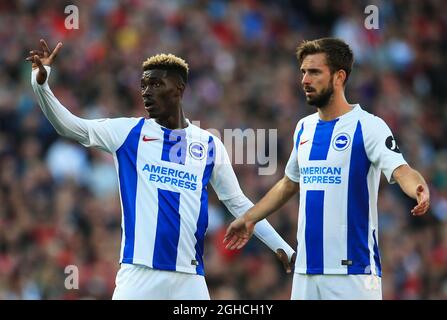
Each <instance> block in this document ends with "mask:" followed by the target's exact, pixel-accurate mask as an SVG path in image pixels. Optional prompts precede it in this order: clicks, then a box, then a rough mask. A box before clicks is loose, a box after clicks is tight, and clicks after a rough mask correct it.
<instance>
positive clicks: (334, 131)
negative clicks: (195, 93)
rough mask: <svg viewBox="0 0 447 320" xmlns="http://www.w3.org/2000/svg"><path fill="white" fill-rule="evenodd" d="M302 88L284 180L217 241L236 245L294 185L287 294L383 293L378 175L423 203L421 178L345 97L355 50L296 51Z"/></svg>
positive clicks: (329, 45) (321, 44)
mask: <svg viewBox="0 0 447 320" xmlns="http://www.w3.org/2000/svg"><path fill="white" fill-rule="evenodd" d="M297 58H298V62H299V65H300V69H301V72H302V86H303V89H304V91H305V94H306V100H307V103H308V104H309V105H312V106H314V107H316V109H317V112H316V113H314V114H312V115H310V116H307V117H305V118H303V119H301V120H300V121H298V124H297V126H296V129H295V133H294V135H293V149H292V152H291V155H290V158H289V161H288V163H287V166H286V169H285V175H284V178H282V179H281V180H280V181H279V182H278V183H277V184H276V185H275V186H274V187H273V188H272V189H271V190H270V191H269V192H268V193H267V194H266V195H265V196H264V197H263V198H262V199H261V200H260V201H259V203H257V204H256V205H255V206H254V207H252V208H251V209H250V210H248V211H247V213H246V214H245V215H244V216H242V217H240V218H238V219H236V220H235V221H233V223H231V225H230V226H229V227H228V229H227V233H226V235H225V239H224V242H225V243H226V244H227V248H229V249H235V248H237V249H240V248H241V247H243V246H244V245H245V243H246V242H247V241H248V239H249V238H250V237H251V235H252V233H253V228H254V226H255V224H256V223H257V222H258V221H260V220H262V219H264V218H265V217H267V216H268V215H270V214H272V213H273V212H275V211H276V210H278V209H279V208H281V207H282V206H283V205H284V204H285V203H286V202H287V201H288V200H289V199H290V198H291V197H292V196H293V195H295V194H296V193H297V192H298V191H299V192H300V193H299V194H300V205H299V212H300V214H299V218H298V230H297V240H298V248H297V258H296V262H295V274H294V278H293V286H292V295H291V298H292V299H382V289H381V275H382V268H381V263H380V255H379V247H378V221H377V220H378V217H377V198H378V189H379V182H380V174H381V172H383V173H384V174H385V176H386V178H387V179H388V181H389V182H390V183H394V182H397V183H398V184H399V186H400V187H401V189H402V190H403V191H404V192H405V193H406V194H407V195H408V196H409V197H411V198H413V199H416V201H417V205H416V206H415V207H414V208H413V209H412V210H411V213H412V214H413V215H415V216H418V215H422V214H424V213H426V212H427V211H428V209H429V203H430V195H429V189H428V187H427V184H426V182H425V181H424V178H423V177H422V176H421V174H420V173H419V172H417V171H416V170H414V169H412V168H411V167H410V166H409V165H408V164H407V162H406V161H405V160H404V158H403V156H402V154H401V152H400V150H399V148H398V146H397V144H396V141H395V139H394V137H393V135H392V133H391V131H390V129H389V127H388V126H387V125H386V123H385V122H384V121H383V120H382V119H380V118H378V117H376V116H374V115H372V114H370V113H368V112H366V111H364V110H363V109H362V108H361V107H360V105H358V104H350V103H348V102H347V101H346V98H345V93H344V91H345V85H346V82H347V80H348V77H349V74H350V72H351V69H352V65H353V61H354V57H353V53H352V51H351V49H350V48H349V46H348V45H347V44H346V43H345V42H343V41H342V40H339V39H334V38H323V39H318V40H314V41H304V42H303V43H302V44H301V45H299V46H298V48H297Z"/></svg>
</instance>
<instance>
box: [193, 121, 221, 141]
mask: <svg viewBox="0 0 447 320" xmlns="http://www.w3.org/2000/svg"><path fill="white" fill-rule="evenodd" d="M189 125H190V127H191V128H190V129H191V130H190V132H191V137H192V138H193V139H194V140H199V141H201V142H203V143H210V142H214V143H215V144H221V143H222V141H221V140H220V138H219V137H218V136H216V135H215V134H213V133H211V132H210V131H207V130H204V129H202V128H200V127H198V126H196V125H195V124H192V123H189Z"/></svg>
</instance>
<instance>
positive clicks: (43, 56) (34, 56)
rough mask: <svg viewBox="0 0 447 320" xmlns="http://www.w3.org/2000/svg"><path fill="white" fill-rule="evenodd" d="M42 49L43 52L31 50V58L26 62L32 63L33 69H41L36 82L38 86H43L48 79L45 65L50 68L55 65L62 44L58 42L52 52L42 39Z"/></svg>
mask: <svg viewBox="0 0 447 320" xmlns="http://www.w3.org/2000/svg"><path fill="white" fill-rule="evenodd" d="M40 47H41V50H31V51H30V52H29V53H30V56H28V57H27V58H26V60H27V61H31V62H32V68H33V69H36V68H39V72H38V73H37V76H36V80H37V83H38V84H43V83H44V82H45V80H46V79H47V70H45V68H44V65H45V66H50V65H51V64H52V63H53V61H54V59H55V58H56V56H57V54H58V53H59V50H60V49H61V48H62V42H58V44H57V45H56V48H54V50H53V52H50V49H49V48H48V45H47V43H46V42H45V40H43V39H40Z"/></svg>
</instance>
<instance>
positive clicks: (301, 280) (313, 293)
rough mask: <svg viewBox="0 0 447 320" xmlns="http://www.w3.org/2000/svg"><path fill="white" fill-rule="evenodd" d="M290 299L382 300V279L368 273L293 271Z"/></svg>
mask: <svg viewBox="0 0 447 320" xmlns="http://www.w3.org/2000/svg"><path fill="white" fill-rule="evenodd" d="M291 300H382V280H381V278H380V277H378V276H376V275H370V274H349V275H344V274H343V275H342V274H340V275H338V274H299V273H295V274H294V275H293V284H292V296H291Z"/></svg>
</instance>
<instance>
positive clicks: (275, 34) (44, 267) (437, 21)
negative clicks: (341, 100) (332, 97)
mask: <svg viewBox="0 0 447 320" xmlns="http://www.w3.org/2000/svg"><path fill="white" fill-rule="evenodd" d="M69 4H75V5H76V6H77V7H78V8H79V17H80V21H79V29H73V30H68V29H66V28H65V24H64V22H65V18H66V16H67V14H65V13H64V8H65V6H66V5H69ZM369 4H374V5H376V6H377V8H378V9H379V29H372V30H368V29H367V28H365V26H364V21H365V18H366V17H367V15H368V14H365V13H364V9H365V7H366V6H367V5H369ZM446 12H447V2H445V1H442V0H427V1H404V0H390V1H373V0H368V1H348V0H343V1H330V0H312V1H293V0H277V1H256V0H240V1H223V0H210V1H205V0H176V1H174V0H169V1H155V0H126V1H118V0H97V1H96V0H85V1H69V2H65V1H51V0H20V1H1V2H0V47H1V48H2V50H0V299H110V298H111V295H112V293H113V289H114V285H115V284H114V281H115V276H116V272H117V270H118V268H119V264H118V260H119V246H120V243H121V240H120V239H121V234H120V227H121V211H120V210H121V206H120V200H119V197H118V188H117V178H116V173H115V169H114V166H113V160H112V157H111V156H110V155H109V154H106V153H104V152H101V151H99V150H95V149H87V148H84V147H82V146H81V145H79V144H77V143H74V142H71V141H69V140H66V139H63V138H60V137H59V136H58V135H57V134H56V132H55V130H54V129H53V128H52V126H51V125H50V124H49V122H48V121H47V120H46V118H45V117H44V116H43V114H42V112H41V110H40V108H39V106H38V104H37V101H36V99H35V97H34V94H33V92H32V89H31V85H30V70H31V66H30V64H29V63H28V62H26V61H25V57H26V56H27V55H28V51H29V50H31V49H36V48H37V46H38V44H39V39H41V38H44V39H46V41H47V43H48V44H49V46H50V47H51V48H54V46H55V45H56V43H57V41H62V42H63V44H64V46H63V48H62V50H61V52H60V54H59V56H58V57H57V60H56V62H55V65H54V67H53V69H52V75H51V77H50V85H51V88H52V90H53V92H54V93H55V95H56V96H57V97H58V98H59V100H60V101H61V102H62V103H63V104H64V105H65V106H66V107H68V109H69V110H70V111H71V112H73V113H74V114H76V115H78V116H80V117H83V118H89V119H93V118H103V117H118V116H137V117H141V116H145V111H144V109H143V104H142V99H141V97H140V90H139V89H140V84H139V82H140V77H141V63H142V62H143V61H144V60H145V59H146V58H147V57H149V56H151V55H153V54H156V53H160V52H169V53H174V54H176V55H179V56H181V57H183V58H184V59H185V60H186V61H187V62H188V63H189V66H190V80H189V83H188V86H187V90H186V92H185V97H184V105H183V107H184V110H185V113H186V116H187V118H189V119H190V120H194V121H200V125H201V127H202V128H204V129H208V128H214V129H217V130H219V131H220V132H223V129H225V128H241V129H243V130H244V129H247V128H253V129H261V128H262V129H269V128H271V129H277V133H278V144H277V148H278V149H277V151H278V167H277V170H276V171H275V174H273V175H266V176H259V174H258V166H257V165H247V164H246V165H234V168H235V171H236V174H237V176H238V178H239V182H240V184H241V187H242V189H243V190H244V192H245V193H246V195H247V196H248V197H249V198H250V199H251V200H252V201H254V202H256V201H258V200H259V199H260V197H262V196H263V195H264V194H265V192H266V191H267V190H268V189H269V188H270V187H271V186H272V185H273V184H274V183H275V182H276V181H277V180H279V179H280V178H281V177H282V176H283V174H284V166H285V164H286V162H287V159H288V157H289V153H290V151H291V148H292V133H293V130H294V128H295V125H296V122H297V121H298V119H300V118H301V117H303V116H306V115H308V114H310V113H313V112H314V111H315V110H314V109H313V108H312V107H310V106H307V105H306V103H305V98H304V95H303V92H302V90H301V88H300V72H299V66H298V65H297V61H296V57H295V49H296V47H297V45H298V44H299V43H300V42H301V41H302V40H303V39H314V38H320V37H324V36H336V37H340V38H342V39H344V40H345V41H346V42H347V43H349V44H350V45H351V46H352V48H353V50H354V54H355V59H356V62H355V66H354V70H353V72H352V75H351V78H350V80H349V82H348V86H347V97H348V101H349V102H351V103H359V104H361V105H362V107H363V108H364V109H365V110H367V111H369V112H371V113H374V114H376V115H378V116H380V117H382V118H383V119H384V120H385V121H386V122H387V123H388V125H389V126H390V128H391V129H392V131H393V132H394V135H395V137H396V139H397V141H398V143H399V146H400V149H401V151H402V152H403V154H404V156H405V158H406V160H407V161H408V162H409V163H410V165H412V166H413V167H415V168H416V169H417V170H419V171H420V172H421V173H422V174H423V175H424V177H425V178H426V180H427V182H428V184H429V187H430V191H431V197H432V200H431V210H430V211H429V213H428V214H427V215H425V216H422V217H413V216H411V214H410V210H411V208H412V207H413V206H414V205H415V201H414V200H412V199H410V198H408V197H407V196H405V195H404V194H403V192H401V190H400V189H399V187H398V186H396V185H389V184H388V183H387V182H386V181H385V180H383V181H382V184H381V189H380V194H379V201H378V207H379V236H380V237H379V245H380V248H381V258H382V266H383V282H382V283H383V295H384V298H385V299H447V139H446V137H447V81H445V79H444V77H445V75H446V74H447V60H446V57H447V38H446V37H447V36H446V35H447V16H446V15H445V13H446ZM246 147H247V148H248V149H250V147H251V146H246ZM297 218H298V198H294V200H291V201H289V203H288V204H287V205H286V206H285V207H284V208H283V209H281V210H280V212H278V213H276V214H274V215H272V216H271V217H269V219H268V220H269V221H270V223H271V224H272V225H273V226H274V227H275V228H276V230H277V231H278V232H279V233H280V234H281V235H282V236H283V237H284V238H285V239H286V240H287V241H288V242H289V243H290V245H291V246H292V247H295V246H296V227H297ZM232 219H233V217H232V216H231V214H230V213H229V212H228V211H227V210H226V208H225V207H224V206H223V205H222V204H221V203H220V202H219V201H218V200H217V197H216V196H215V195H214V193H213V195H212V196H211V197H210V206H209V229H208V233H207V240H206V243H205V272H206V280H207V283H208V286H209V289H210V294H211V298H212V299H289V298H290V291H291V283H292V275H287V274H286V273H285V272H284V270H283V269H282V267H281V265H280V263H279V261H277V259H276V257H275V256H274V254H273V253H272V252H271V251H270V250H269V249H268V248H267V247H266V246H265V245H263V244H262V243H261V242H260V241H259V240H257V239H255V238H253V239H252V240H250V242H249V243H248V245H247V246H246V247H245V248H244V249H243V250H241V251H238V252H229V251H227V250H225V249H224V248H223V246H222V244H221V243H222V238H223V234H224V232H225V229H226V227H227V226H228V223H229V222H230V221H232ZM70 265H75V266H77V267H78V270H79V289H77V290H68V289H66V287H65V286H64V284H65V282H66V277H67V275H68V274H67V273H66V271H67V270H66V267H67V266H70Z"/></svg>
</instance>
